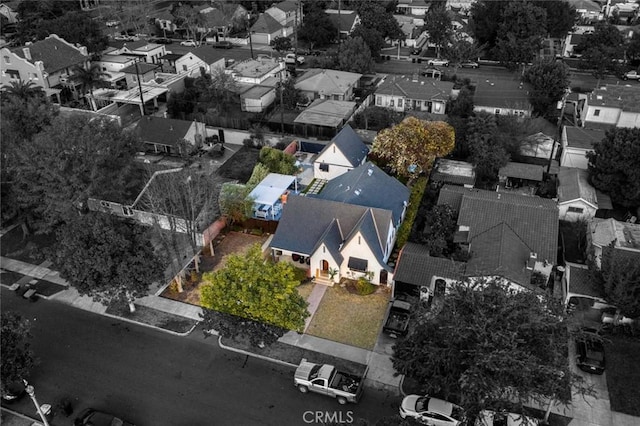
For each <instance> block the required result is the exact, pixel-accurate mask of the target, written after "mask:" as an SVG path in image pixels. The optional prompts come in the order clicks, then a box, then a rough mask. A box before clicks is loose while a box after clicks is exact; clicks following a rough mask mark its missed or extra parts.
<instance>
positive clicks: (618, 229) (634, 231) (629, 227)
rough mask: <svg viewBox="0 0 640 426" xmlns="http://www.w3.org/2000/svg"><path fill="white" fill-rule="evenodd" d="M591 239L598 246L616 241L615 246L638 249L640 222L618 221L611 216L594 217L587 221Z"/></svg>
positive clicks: (639, 246)
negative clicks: (605, 217) (603, 217)
mask: <svg viewBox="0 0 640 426" xmlns="http://www.w3.org/2000/svg"><path fill="white" fill-rule="evenodd" d="M589 231H590V234H591V241H592V243H593V244H594V245H596V246H599V247H604V246H608V245H609V244H611V242H612V241H614V240H615V241H616V246H617V247H623V248H629V249H636V250H640V224H639V223H630V222H620V221H618V220H615V219H613V218H610V219H600V218H597V217H596V218H594V219H593V220H592V221H591V222H590V223H589Z"/></svg>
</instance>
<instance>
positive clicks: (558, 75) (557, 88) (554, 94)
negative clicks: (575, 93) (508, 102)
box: [524, 60, 570, 116]
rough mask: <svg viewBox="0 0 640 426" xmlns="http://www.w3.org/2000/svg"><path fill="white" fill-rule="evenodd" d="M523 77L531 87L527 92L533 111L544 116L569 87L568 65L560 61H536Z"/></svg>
mask: <svg viewBox="0 0 640 426" xmlns="http://www.w3.org/2000/svg"><path fill="white" fill-rule="evenodd" d="M524 78H525V81H526V82H527V83H529V84H531V86H532V88H533V90H531V91H530V92H529V102H531V105H532V106H533V112H534V113H537V114H540V115H543V116H546V115H548V114H549V113H550V112H551V111H552V110H553V108H554V107H555V105H556V103H557V102H558V101H559V100H561V99H562V96H563V95H564V93H565V91H566V89H567V88H568V87H569V83H570V81H569V67H568V66H567V65H566V64H565V63H563V62H561V61H550V60H547V61H544V60H541V61H536V62H535V63H534V64H533V65H532V66H531V67H529V68H528V69H527V71H526V72H525V75H524Z"/></svg>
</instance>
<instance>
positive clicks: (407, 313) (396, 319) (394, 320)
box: [382, 295, 411, 339]
mask: <svg viewBox="0 0 640 426" xmlns="http://www.w3.org/2000/svg"><path fill="white" fill-rule="evenodd" d="M401 296H402V295H399V296H398V297H397V298H396V299H394V300H393V301H392V302H391V307H390V308H389V314H388V315H387V320H386V321H385V323H384V326H383V327H382V330H383V331H384V332H385V333H387V334H388V335H389V336H391V337H393V338H394V339H395V338H397V337H399V336H404V335H406V334H407V332H408V331H409V319H410V317H411V303H409V302H408V301H407V300H405V298H403V297H401Z"/></svg>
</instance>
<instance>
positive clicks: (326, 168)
mask: <svg viewBox="0 0 640 426" xmlns="http://www.w3.org/2000/svg"><path fill="white" fill-rule="evenodd" d="M320 170H322V171H323V172H328V171H329V165H328V164H327V163H320Z"/></svg>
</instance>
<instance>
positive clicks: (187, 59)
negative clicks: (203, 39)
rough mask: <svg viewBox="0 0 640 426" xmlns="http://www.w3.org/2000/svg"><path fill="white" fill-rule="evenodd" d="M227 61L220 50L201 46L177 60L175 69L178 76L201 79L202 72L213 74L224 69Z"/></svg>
mask: <svg viewBox="0 0 640 426" xmlns="http://www.w3.org/2000/svg"><path fill="white" fill-rule="evenodd" d="M225 66H226V60H225V58H224V56H223V54H222V53H220V51H219V49H212V48H211V46H200V47H198V48H196V49H193V50H192V51H191V52H187V53H185V54H184V55H182V56H181V57H180V58H178V59H176V61H175V67H176V71H177V72H178V74H187V75H188V76H189V77H199V76H200V70H201V69H203V70H204V72H205V73H207V74H211V72H212V71H213V70H214V69H224V68H225Z"/></svg>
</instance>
